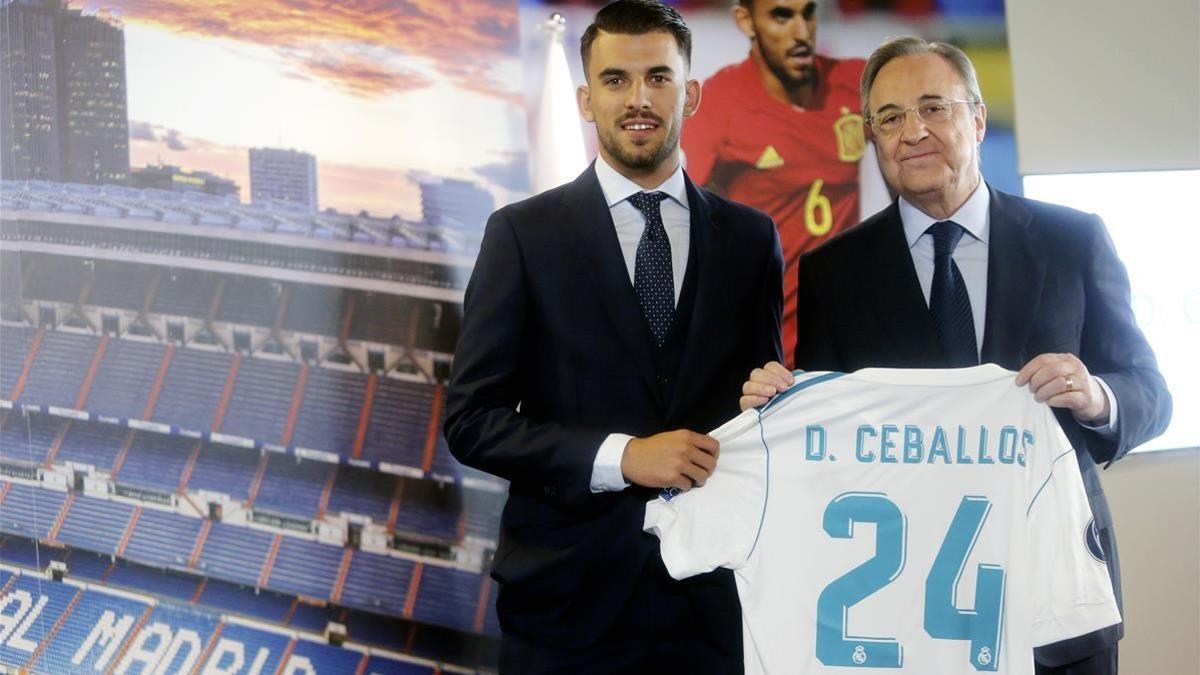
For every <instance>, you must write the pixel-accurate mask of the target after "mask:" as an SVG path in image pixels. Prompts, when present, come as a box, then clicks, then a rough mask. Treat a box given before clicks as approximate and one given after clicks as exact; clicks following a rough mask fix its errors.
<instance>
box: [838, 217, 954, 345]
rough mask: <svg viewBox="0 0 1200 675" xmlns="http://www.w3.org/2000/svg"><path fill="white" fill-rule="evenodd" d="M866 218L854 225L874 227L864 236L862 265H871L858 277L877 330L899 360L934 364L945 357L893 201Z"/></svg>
mask: <svg viewBox="0 0 1200 675" xmlns="http://www.w3.org/2000/svg"><path fill="white" fill-rule="evenodd" d="M872 220H873V222H870V223H864V224H863V225H860V227H870V228H872V229H873V230H874V231H873V232H872V235H871V237H870V240H869V241H870V244H869V246H870V249H871V253H872V257H873V260H872V261H871V262H870V263H868V264H869V265H871V267H872V268H873V269H865V270H863V273H862V275H860V277H859V278H860V279H861V280H862V284H863V285H864V286H866V287H867V288H866V292H865V293H864V296H865V297H869V298H872V299H874V302H875V312H876V314H877V315H878V316H879V319H880V322H881V324H882V325H883V332H884V333H886V334H887V335H888V336H889V337H890V338H891V340H892V343H893V344H894V345H895V347H896V350H897V353H898V354H899V356H900V359H899V360H900V362H907V363H911V364H912V365H913V367H934V366H937V365H938V364H940V363H943V362H944V361H945V360H946V357H945V354H943V352H942V347H941V344H940V343H939V342H938V337H937V331H936V330H935V329H934V326H933V317H932V316H930V314H929V306H928V305H926V304H925V295H924V294H923V293H922V292H921V282H920V281H918V280H917V271H916V268H914V267H913V262H912V254H911V253H909V250H908V240H907V239H905V237H904V226H903V225H902V224H901V222H900V206H899V204H898V202H892V205H891V206H889V207H888V208H887V209H886V210H885V211H883V212H882V213H881V214H880V216H879V218H878V219H877V220H876V219H872Z"/></svg>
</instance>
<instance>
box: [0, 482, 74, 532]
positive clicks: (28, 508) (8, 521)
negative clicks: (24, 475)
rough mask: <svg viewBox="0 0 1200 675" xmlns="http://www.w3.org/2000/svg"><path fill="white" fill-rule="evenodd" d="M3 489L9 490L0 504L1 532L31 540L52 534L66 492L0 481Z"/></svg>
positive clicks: (0, 487) (0, 486)
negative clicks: (51, 530)
mask: <svg viewBox="0 0 1200 675" xmlns="http://www.w3.org/2000/svg"><path fill="white" fill-rule="evenodd" d="M6 486H7V488H6ZM0 489H7V490H8V492H7V494H5V496H4V500H3V501H0V532H4V533H7V534H15V535H20V536H24V537H29V538H31V539H43V538H45V537H46V535H48V534H49V533H50V529H51V528H52V527H53V526H54V521H55V519H57V518H58V512H59V510H60V509H61V508H62V505H63V501H65V500H66V498H67V493H65V492H55V491H53V490H43V489H41V488H36V487H31V486H29V485H24V484H21V483H12V482H10V481H6V480H3V481H0Z"/></svg>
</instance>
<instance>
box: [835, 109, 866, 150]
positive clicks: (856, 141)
mask: <svg viewBox="0 0 1200 675" xmlns="http://www.w3.org/2000/svg"><path fill="white" fill-rule="evenodd" d="M833 133H834V135H835V136H837V144H838V159H840V160H842V161H843V162H857V161H858V160H860V159H862V156H863V153H864V152H866V149H867V137H866V134H864V133H863V118H862V115H855V114H854V113H852V112H850V109H849V108H847V107H846V106H842V116H841V117H839V118H837V121H836V122H834V123H833Z"/></svg>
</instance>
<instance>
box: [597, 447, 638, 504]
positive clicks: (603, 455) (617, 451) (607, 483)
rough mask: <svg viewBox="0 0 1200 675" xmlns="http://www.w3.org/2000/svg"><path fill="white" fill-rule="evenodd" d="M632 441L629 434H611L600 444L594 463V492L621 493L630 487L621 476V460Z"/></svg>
mask: <svg viewBox="0 0 1200 675" xmlns="http://www.w3.org/2000/svg"><path fill="white" fill-rule="evenodd" d="M631 440H633V436H630V435H628V434H609V435H608V438H606V439H604V442H603V443H601V444H600V449H599V450H597V451H596V461H594V462H593V463H592V485H591V488H592V492H620V491H621V490H624V489H625V488H627V487H629V483H628V481H626V480H625V476H624V475H622V474H621V458H622V457H624V456H625V446H626V445H628V443H629V441H631Z"/></svg>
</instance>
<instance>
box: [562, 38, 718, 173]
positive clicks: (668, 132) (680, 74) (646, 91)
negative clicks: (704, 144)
mask: <svg viewBox="0 0 1200 675" xmlns="http://www.w3.org/2000/svg"><path fill="white" fill-rule="evenodd" d="M587 82H588V83H587V85H586V86H582V87H580V88H579V96H578V98H579V110H580V112H581V113H582V114H583V117H584V119H586V120H587V121H589V122H594V123H595V124H596V133H597V135H598V136H599V138H600V153H601V154H602V155H603V156H604V159H605V160H606V161H608V163H609V164H611V165H612V166H613V168H615V169H617V170H618V171H620V172H621V173H624V174H626V175H635V174H645V173H652V172H653V171H655V170H656V169H658V168H659V167H660V166H662V165H663V163H664V162H666V161H668V160H676V158H677V156H678V150H679V131H680V129H681V127H682V126H683V118H684V117H690V116H691V115H692V113H693V112H695V110H696V106H697V105H698V104H699V101H700V85H699V83H698V82H696V81H695V80H689V79H687V64H686V63H685V62H684V59H683V55H682V54H680V52H679V45H678V44H677V43H676V42H675V36H673V35H672V34H671V33H668V32H663V31H655V32H652V33H645V34H642V35H621V34H616V33H606V32H603V31H601V32H600V34H599V35H597V36H596V39H595V41H594V42H593V43H592V45H591V55H590V58H589V61H588V72H587ZM676 161H677V160H676ZM673 163H674V162H673Z"/></svg>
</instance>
